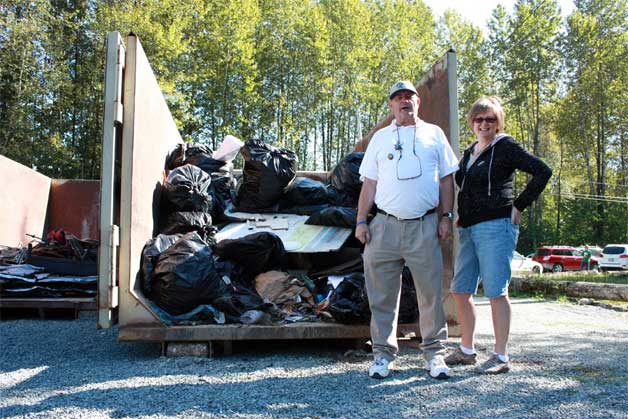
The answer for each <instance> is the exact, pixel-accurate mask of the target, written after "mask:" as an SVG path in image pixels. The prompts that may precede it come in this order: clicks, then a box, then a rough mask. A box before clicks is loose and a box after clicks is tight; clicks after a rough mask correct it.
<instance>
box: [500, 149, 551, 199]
mask: <svg viewBox="0 0 628 419" xmlns="http://www.w3.org/2000/svg"><path fill="white" fill-rule="evenodd" d="M510 144H511V153H512V154H511V156H512V161H513V165H514V167H515V168H516V169H519V170H521V171H524V172H526V173H529V174H531V175H532V179H531V180H530V182H528V184H527V185H526V188H525V189H524V190H523V192H521V194H520V195H519V196H518V197H517V199H515V201H514V203H513V205H514V206H515V207H517V209H518V210H519V211H523V210H524V209H526V208H527V207H528V206H529V205H530V204H531V203H532V202H534V201H535V200H536V199H537V198H538V197H539V195H540V194H541V192H543V189H545V186H546V185H547V182H548V181H549V179H550V177H552V169H551V168H550V167H549V166H548V165H547V164H545V162H543V160H541V159H539V158H538V157H537V156H535V155H534V154H532V153H529V152H527V151H526V150H524V148H523V147H521V145H520V144H518V143H517V142H514V141H513V142H511V143H510Z"/></svg>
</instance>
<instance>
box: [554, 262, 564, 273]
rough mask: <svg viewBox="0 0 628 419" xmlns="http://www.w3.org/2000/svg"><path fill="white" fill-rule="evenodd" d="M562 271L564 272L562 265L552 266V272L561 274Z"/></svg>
mask: <svg viewBox="0 0 628 419" xmlns="http://www.w3.org/2000/svg"><path fill="white" fill-rule="evenodd" d="M562 271H563V265H561V264H560V263H555V264H554V266H552V272H554V273H559V272H562Z"/></svg>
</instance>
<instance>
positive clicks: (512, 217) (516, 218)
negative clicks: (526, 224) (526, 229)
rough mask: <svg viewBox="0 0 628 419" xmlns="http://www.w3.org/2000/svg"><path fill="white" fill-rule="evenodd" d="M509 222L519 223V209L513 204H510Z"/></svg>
mask: <svg viewBox="0 0 628 419" xmlns="http://www.w3.org/2000/svg"><path fill="white" fill-rule="evenodd" d="M510 222H511V223H513V224H516V225H519V224H521V211H519V210H518V209H517V207H515V206H514V205H513V206H512V211H511V212H510Z"/></svg>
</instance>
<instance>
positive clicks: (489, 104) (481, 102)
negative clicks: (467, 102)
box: [467, 96, 506, 132]
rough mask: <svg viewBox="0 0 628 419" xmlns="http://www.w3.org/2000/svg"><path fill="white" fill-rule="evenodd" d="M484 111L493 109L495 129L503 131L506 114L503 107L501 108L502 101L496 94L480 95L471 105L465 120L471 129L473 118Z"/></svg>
mask: <svg viewBox="0 0 628 419" xmlns="http://www.w3.org/2000/svg"><path fill="white" fill-rule="evenodd" d="M486 111H493V113H494V114H495V116H496V117H497V131H498V132H499V131H503V130H504V126H505V123H504V120H505V119H506V114H505V113H504V108H502V102H501V100H500V99H499V98H498V97H497V96H482V97H481V98H479V99H478V100H476V101H475V103H474V104H473V105H471V109H470V110H469V113H468V114H467V122H468V123H469V125H470V126H471V128H472V129H473V120H474V119H475V117H476V116H478V115H480V114H482V113H484V112H486Z"/></svg>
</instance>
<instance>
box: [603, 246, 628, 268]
mask: <svg viewBox="0 0 628 419" xmlns="http://www.w3.org/2000/svg"><path fill="white" fill-rule="evenodd" d="M599 263H600V270H602V271H606V270H610V269H628V244H607V245H606V246H605V247H604V250H603V251H602V254H601V255H600V262H599Z"/></svg>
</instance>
